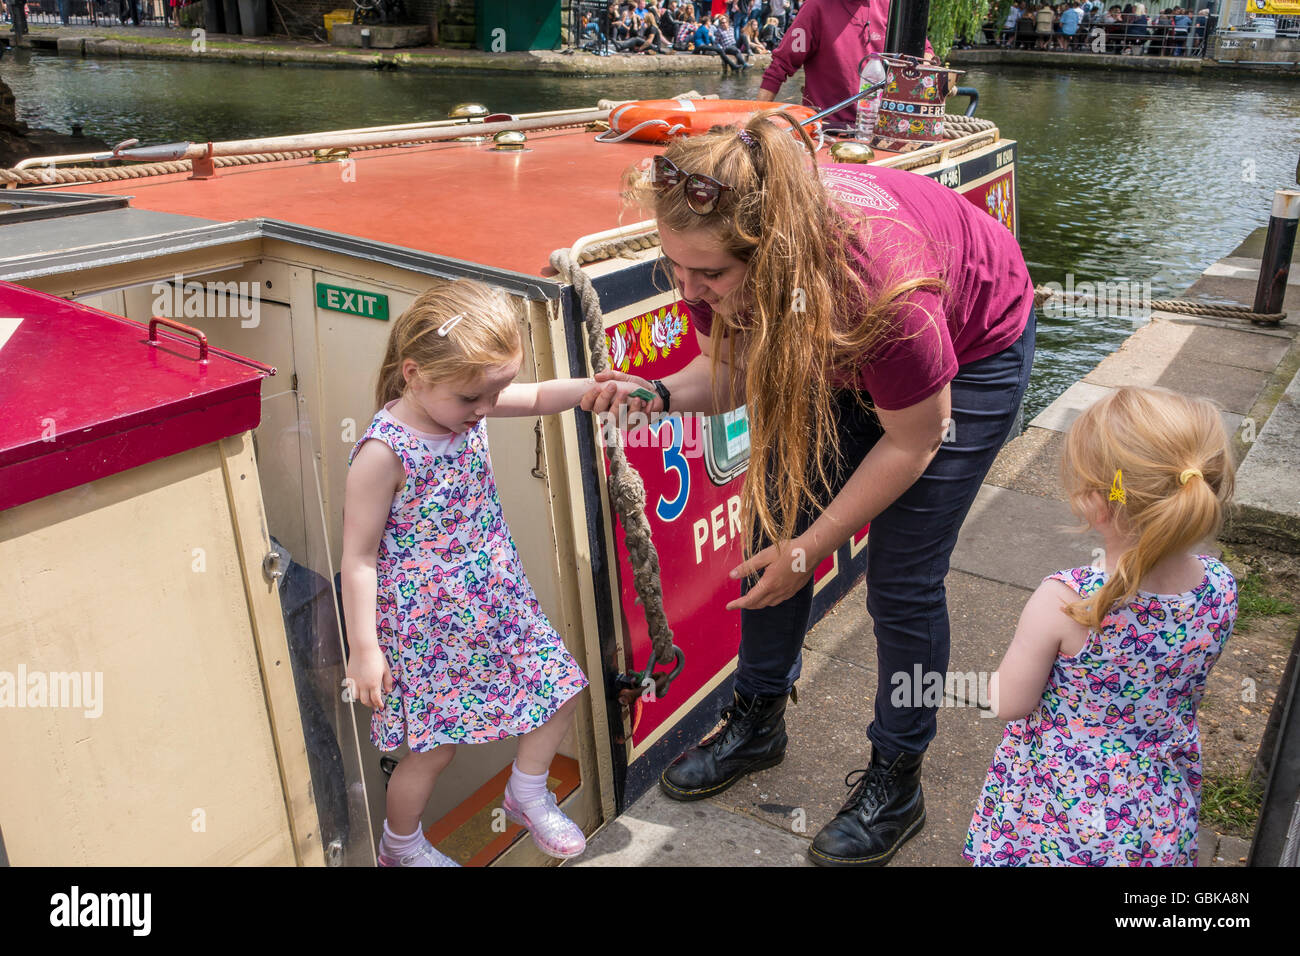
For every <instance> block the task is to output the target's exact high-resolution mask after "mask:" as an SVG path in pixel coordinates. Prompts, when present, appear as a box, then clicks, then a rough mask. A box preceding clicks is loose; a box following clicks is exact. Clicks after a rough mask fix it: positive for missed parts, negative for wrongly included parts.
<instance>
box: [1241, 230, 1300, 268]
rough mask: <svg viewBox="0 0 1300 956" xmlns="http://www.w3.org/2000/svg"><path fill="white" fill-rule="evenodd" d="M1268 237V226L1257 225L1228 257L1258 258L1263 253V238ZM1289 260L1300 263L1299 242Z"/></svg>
mask: <svg viewBox="0 0 1300 956" xmlns="http://www.w3.org/2000/svg"><path fill="white" fill-rule="evenodd" d="M1267 238H1268V226H1259V227H1257V228H1256V229H1254V230H1253V231H1252V232H1251V234H1250V235H1249V236H1247V237H1246V238H1245V239H1243V240H1242V241H1241V245H1239V246H1237V248H1236V249H1233V250H1232V252H1231V253H1230V254H1229V255H1228V258H1229V259H1259V258H1261V257H1262V256H1263V255H1264V240H1265V239H1267ZM1291 261H1292V262H1294V263H1296V264H1297V265H1300V242H1298V243H1296V246H1295V249H1294V250H1292V253H1291Z"/></svg>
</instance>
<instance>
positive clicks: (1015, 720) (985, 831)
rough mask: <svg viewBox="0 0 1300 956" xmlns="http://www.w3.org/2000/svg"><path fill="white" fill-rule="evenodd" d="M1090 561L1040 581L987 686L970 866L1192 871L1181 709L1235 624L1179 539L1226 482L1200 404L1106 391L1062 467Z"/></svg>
mask: <svg viewBox="0 0 1300 956" xmlns="http://www.w3.org/2000/svg"><path fill="white" fill-rule="evenodd" d="M1062 465H1063V467H1062V474H1063V476H1064V482H1065V488H1066V491H1067V492H1068V494H1069V498H1070V503H1071V507H1072V508H1073V509H1074V511H1075V512H1076V513H1077V514H1079V515H1080V516H1081V517H1083V518H1084V519H1085V520H1086V521H1087V522H1088V524H1089V525H1091V526H1092V527H1093V528H1094V529H1095V530H1096V531H1097V532H1099V533H1100V535H1101V537H1102V539H1103V541H1104V543H1105V550H1104V556H1105V558H1104V561H1103V565H1104V566H1102V567H1081V568H1071V569H1069V570H1065V571H1058V572H1056V573H1055V574H1052V575H1050V576H1049V577H1047V578H1046V579H1045V580H1044V581H1043V583H1042V584H1041V585H1040V586H1039V588H1038V590H1037V591H1035V592H1034V594H1033V596H1032V597H1031V598H1030V599H1029V602H1028V603H1027V604H1026V606H1025V610H1024V613H1023V614H1022V615H1021V618H1020V623H1019V626H1018V627H1017V629H1016V634H1015V637H1014V639H1013V640H1012V642H1011V646H1010V648H1008V650H1007V653H1006V656H1005V657H1004V658H1003V659H1002V664H1001V666H1000V667H999V669H998V672H997V673H996V674H995V675H994V677H993V680H992V682H991V685H990V698H991V703H992V704H993V706H994V709H995V710H996V711H997V714H998V716H1000V717H1003V718H1009V719H1010V720H1011V722H1010V723H1009V724H1007V727H1006V730H1005V732H1004V733H1003V737H1002V743H1001V745H1000V746H999V747H998V750H997V753H996V754H995V755H994V757H993V765H992V767H991V768H990V770H989V773H988V777H987V780H986V782H985V784H984V791H983V793H982V795H981V797H980V802H979V805H978V806H977V807H976V809H975V813H974V816H973V818H972V819H971V824H970V830H969V832H968V834H967V837H966V846H965V849H964V850H963V853H962V855H963V856H965V857H966V858H967V859H968V860H971V861H972V862H973V863H975V864H976V865H977V866H1017V865H1031V866H1032V865H1038V866H1044V865H1062V866H1064V865H1076V866H1195V865H1196V852H1197V842H1196V841H1197V818H1198V813H1199V810H1200V796H1201V756H1200V734H1199V731H1198V729H1197V724H1196V709H1197V705H1198V704H1199V703H1200V700H1201V694H1202V693H1203V692H1204V690H1205V681H1206V677H1207V675H1208V674H1209V671H1210V668H1211V667H1212V666H1213V665H1214V662H1215V661H1216V660H1217V659H1218V656H1219V653H1220V652H1221V651H1222V649H1223V645H1224V642H1226V641H1227V639H1228V636H1229V635H1230V634H1231V633H1232V626H1233V623H1234V622H1235V621H1236V618H1237V588H1236V582H1235V581H1234V580H1233V576H1232V574H1231V572H1230V571H1229V570H1228V569H1227V568H1226V567H1225V566H1224V565H1223V564H1222V563H1220V562H1219V561H1217V560H1215V559H1214V558H1213V557H1210V556H1208V555H1204V554H1197V553H1196V551H1195V548H1196V546H1197V545H1198V544H1199V543H1200V542H1202V541H1204V540H1206V539H1207V538H1209V537H1212V536H1213V535H1214V534H1215V533H1216V532H1217V530H1218V528H1219V526H1220V523H1221V521H1222V516H1223V511H1224V507H1225V505H1226V503H1227V501H1228V499H1229V497H1230V496H1231V494H1232V486H1233V464H1232V458H1231V454H1230V452H1229V450H1228V441H1227V435H1226V433H1225V431H1224V428H1223V424H1222V422H1221V420H1220V418H1219V415H1218V413H1217V412H1216V411H1215V409H1214V407H1213V406H1212V405H1211V404H1210V403H1209V402H1206V401H1202V400H1196V399H1190V398H1186V397H1184V396H1181V395H1177V394H1175V393H1173V392H1169V391H1165V390H1163V389H1145V388H1120V389H1117V390H1116V391H1115V392H1114V393H1112V394H1111V395H1110V396H1108V397H1107V398H1105V399H1103V400H1102V401H1100V402H1098V403H1097V404H1095V405H1093V406H1092V407H1091V408H1089V409H1088V410H1087V411H1086V412H1084V413H1083V415H1081V416H1080V417H1079V418H1078V419H1077V420H1076V421H1075V423H1074V425H1073V427H1072V428H1071V429H1070V431H1069V434H1068V435H1067V437H1066V446H1065V455H1064V461H1063V463H1062Z"/></svg>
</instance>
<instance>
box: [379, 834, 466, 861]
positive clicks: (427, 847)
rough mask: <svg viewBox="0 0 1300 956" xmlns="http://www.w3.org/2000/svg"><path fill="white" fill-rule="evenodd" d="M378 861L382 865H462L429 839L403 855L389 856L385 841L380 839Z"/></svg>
mask: <svg viewBox="0 0 1300 956" xmlns="http://www.w3.org/2000/svg"><path fill="white" fill-rule="evenodd" d="M378 862H379V865H380V866H460V864H459V863H457V862H456V861H455V860H453V859H452V858H451V857H449V856H447V855H446V854H444V853H439V852H438V851H437V850H436V849H434V846H433V844H432V843H430V842H429V841H428V840H424V841H422V842H421V844H420V846H417V847H416V848H415V849H414V850H412V851H411V852H410V853H408V854H406V856H403V857H392V856H389V855H388V854H387V853H385V852H384V846H383V841H380V844H379V859H378Z"/></svg>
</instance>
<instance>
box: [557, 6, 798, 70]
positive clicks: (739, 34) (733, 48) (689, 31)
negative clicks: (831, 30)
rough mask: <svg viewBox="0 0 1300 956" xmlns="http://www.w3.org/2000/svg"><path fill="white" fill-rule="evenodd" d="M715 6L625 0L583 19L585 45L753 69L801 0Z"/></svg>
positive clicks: (592, 48)
mask: <svg viewBox="0 0 1300 956" xmlns="http://www.w3.org/2000/svg"><path fill="white" fill-rule="evenodd" d="M712 7H713V4H711V3H709V2H702V3H692V2H690V0H664V2H662V3H651V2H647V0H635V2H633V0H624V2H621V3H620V2H614V3H610V4H608V6H607V7H606V8H605V9H604V10H603V11H597V12H592V13H588V14H586V15H584V16H583V18H582V42H581V46H582V49H584V50H586V51H588V52H590V53H596V54H598V55H601V56H608V55H610V54H616V53H626V54H650V55H664V54H669V53H691V54H703V55H707V56H712V55H715V54H716V55H717V56H718V57H720V58H721V60H722V63H723V65H724V67H730V68H732V69H735V70H745V69H748V68H749V58H750V57H752V56H754V55H756V54H761V53H769V52H771V51H772V50H773V49H775V48H776V45H777V44H778V43H780V42H781V37H782V36H784V34H785V30H786V28H787V27H788V26H789V24H790V21H791V20H792V19H793V18H794V15H795V13H797V12H798V10H799V7H800V2H799V0H728V2H727V4H726V5H725V9H724V11H723V12H721V13H716V14H715V13H711V8H712Z"/></svg>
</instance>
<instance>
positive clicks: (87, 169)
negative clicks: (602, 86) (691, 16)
mask: <svg viewBox="0 0 1300 956" xmlns="http://www.w3.org/2000/svg"><path fill="white" fill-rule="evenodd" d="M585 125H586V121H583V122H580V123H556V124H555V125H553V126H548V127H546V129H547V130H552V129H568V128H569V127H576V126H585ZM465 135H466V136H473V135H474V132H473V130H472V129H467V130H466V133H465ZM427 142H444V141H443V140H409V141H407V142H403V143H401V144H400V145H402V146H409V145H414V144H416V143H427ZM398 145H399V144H397V143H377V144H375V145H372V146H347V147H342V148H344V149H347V150H349V151H351V152H354V153H359V152H363V151H365V150H371V149H392V148H394V147H396V146H398ZM315 152H316V150H314V149H305V150H295V151H293V152H284V153H250V154H245V155H241V156H217V157H214V158H213V160H212V162H213V163H214V164H215V165H216V166H217V167H218V168H223V167H227V166H249V165H253V164H255V163H278V162H282V161H283V160H286V159H305V158H307V157H309V156H312V155H314V154H315ZM191 168H192V164H191V162H190V161H189V160H188V159H182V160H177V161H174V162H164V163H138V164H136V165H133V166H60V167H56V168H54V169H50V168H49V167H42V168H33V169H21V170H15V169H0V188H3V187H6V186H57V185H63V184H65V183H108V182H116V181H118V180H124V179H144V178H146V177H149V176H166V175H169V174H172V173H188V172H189V171H190V169H191Z"/></svg>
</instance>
